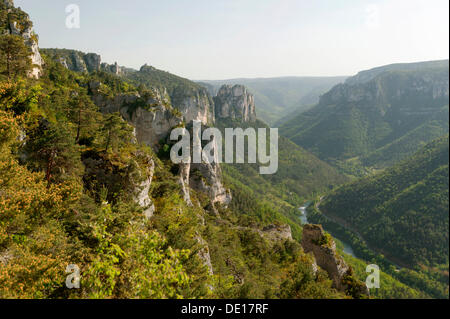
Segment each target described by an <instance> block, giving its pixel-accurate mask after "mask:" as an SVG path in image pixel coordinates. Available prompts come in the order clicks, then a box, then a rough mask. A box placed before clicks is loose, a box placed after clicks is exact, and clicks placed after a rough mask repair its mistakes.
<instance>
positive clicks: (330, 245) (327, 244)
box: [302, 224, 368, 295]
mask: <svg viewBox="0 0 450 319" xmlns="http://www.w3.org/2000/svg"><path fill="white" fill-rule="evenodd" d="M302 236H303V238H302V246H303V249H304V251H305V252H306V253H312V254H313V255H314V258H315V260H316V263H317V265H318V266H319V267H320V268H322V269H323V270H325V271H326V272H327V273H328V275H329V276H330V278H331V280H332V281H333V286H334V287H335V288H336V289H338V290H340V291H347V290H348V286H347V284H346V282H347V281H348V279H347V277H348V276H351V275H352V270H351V268H350V267H349V266H348V265H347V264H346V263H345V261H344V260H343V259H342V257H340V256H339V255H338V254H337V253H336V243H335V242H334V240H333V239H332V238H331V236H330V235H329V234H326V233H325V232H324V230H323V228H322V226H321V225H310V224H307V225H305V226H303V235H302ZM356 288H357V289H358V290H359V291H358V292H357V293H358V294H360V295H368V289H367V287H366V286H365V284H363V283H359V284H358V285H356Z"/></svg>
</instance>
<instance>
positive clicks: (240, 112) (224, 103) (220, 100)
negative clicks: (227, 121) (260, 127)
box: [214, 85, 256, 122]
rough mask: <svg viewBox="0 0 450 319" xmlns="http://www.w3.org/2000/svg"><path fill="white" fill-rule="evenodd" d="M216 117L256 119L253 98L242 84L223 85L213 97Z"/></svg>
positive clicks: (246, 120)
mask: <svg viewBox="0 0 450 319" xmlns="http://www.w3.org/2000/svg"><path fill="white" fill-rule="evenodd" d="M214 104H215V115H216V119H221V118H231V119H239V120H242V121H243V122H254V121H255V120H256V108H255V99H254V97H253V95H252V94H250V93H249V92H248V90H247V88H246V87H245V86H243V85H234V86H231V85H223V86H222V87H221V88H220V90H219V91H218V92H217V95H216V96H215V97H214Z"/></svg>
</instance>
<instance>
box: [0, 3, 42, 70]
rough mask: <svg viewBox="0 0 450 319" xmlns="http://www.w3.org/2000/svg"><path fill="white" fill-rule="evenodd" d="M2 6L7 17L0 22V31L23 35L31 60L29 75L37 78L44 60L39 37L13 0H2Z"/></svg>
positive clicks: (28, 18) (27, 17) (26, 15)
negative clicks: (40, 50) (31, 65)
mask: <svg viewBox="0 0 450 319" xmlns="http://www.w3.org/2000/svg"><path fill="white" fill-rule="evenodd" d="M1 5H2V7H3V8H5V9H6V12H7V19H6V20H4V21H2V22H3V23H0V31H1V32H3V33H7V34H13V35H18V36H21V37H23V39H24V42H25V44H26V45H27V46H28V47H30V50H31V55H30V58H31V62H32V64H33V68H32V70H31V71H30V74H29V76H30V77H34V78H39V77H40V76H41V73H42V66H43V65H44V60H43V59H42V57H41V54H40V52H39V46H38V42H39V37H38V36H37V34H36V33H34V31H33V23H32V22H31V20H30V17H29V16H28V14H27V13H25V12H23V11H22V10H21V9H20V8H15V7H14V1H12V0H3V1H2V3H1Z"/></svg>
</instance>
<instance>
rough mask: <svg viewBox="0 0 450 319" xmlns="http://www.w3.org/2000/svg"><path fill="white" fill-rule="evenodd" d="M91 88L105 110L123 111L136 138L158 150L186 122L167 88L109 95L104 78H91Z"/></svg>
mask: <svg viewBox="0 0 450 319" xmlns="http://www.w3.org/2000/svg"><path fill="white" fill-rule="evenodd" d="M89 90H90V93H91V95H92V100H93V101H94V103H95V104H96V105H97V106H98V107H99V108H100V110H101V111H102V112H103V113H114V112H119V113H121V114H122V116H123V117H124V118H125V119H126V120H127V121H128V122H129V123H130V124H131V125H133V127H134V129H135V136H136V139H137V140H138V141H139V142H140V143H143V144H146V145H148V146H150V147H152V148H153V149H154V150H156V151H157V150H158V149H159V142H160V141H161V140H165V139H166V138H167V136H168V135H169V134H170V131H171V130H172V129H173V128H174V127H176V126H179V125H181V124H182V122H183V119H182V117H181V115H180V114H178V113H177V112H175V111H174V110H173V109H172V108H171V107H170V105H169V104H168V101H167V99H166V93H165V92H164V91H162V92H161V91H159V90H156V89H155V90H154V91H153V92H151V93H150V94H148V95H147V96H140V95H139V94H138V93H137V92H136V93H129V94H119V95H116V96H114V97H109V96H106V95H104V94H103V93H102V84H101V83H100V82H91V83H90V84H89Z"/></svg>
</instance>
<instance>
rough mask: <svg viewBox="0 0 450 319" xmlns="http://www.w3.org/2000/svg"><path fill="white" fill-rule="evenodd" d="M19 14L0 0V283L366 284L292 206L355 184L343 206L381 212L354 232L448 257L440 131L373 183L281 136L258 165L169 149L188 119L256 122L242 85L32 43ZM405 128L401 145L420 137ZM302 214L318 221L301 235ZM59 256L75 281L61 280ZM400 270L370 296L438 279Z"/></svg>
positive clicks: (346, 287)
mask: <svg viewBox="0 0 450 319" xmlns="http://www.w3.org/2000/svg"><path fill="white" fill-rule="evenodd" d="M32 27H33V23H32V22H31V20H30V19H29V16H28V14H27V13H25V12H24V11H22V10H21V9H20V8H16V7H14V4H13V1H11V0H5V1H2V2H0V31H1V32H0V298H5V299H9V298H31V299H40V298H55V299H59V298H93V299H108V298H130V299H136V298H139V299H154V298H252V299H255V298H256V299H259V298H311V299H318V298H339V299H350V298H368V297H369V296H368V290H367V287H366V286H365V284H364V273H363V268H364V266H365V265H366V264H367V263H368V262H369V261H367V262H365V261H362V260H359V259H351V258H348V257H346V258H342V256H341V254H342V251H341V249H340V248H339V242H338V249H336V247H335V241H334V240H333V238H332V237H331V236H330V234H328V233H326V232H324V231H323V229H322V227H321V226H319V225H308V226H303V225H301V223H300V219H299V217H300V216H299V210H298V207H299V206H300V205H302V204H304V202H305V201H306V200H309V199H312V198H315V197H316V196H320V194H323V193H328V192H332V195H330V196H329V197H327V198H326V200H325V201H324V202H323V203H322V205H321V209H322V207H323V209H324V210H326V212H327V213H328V211H330V213H332V211H334V210H336V212H337V211H339V213H341V210H344V209H347V208H349V205H350V206H352V205H353V202H350V200H352V201H353V200H360V198H361V197H364V198H366V199H368V201H365V202H358V204H360V205H359V206H357V207H358V208H359V207H360V208H361V210H355V211H354V212H355V215H354V220H353V219H351V221H352V223H354V225H355V227H360V225H362V224H363V223H362V219H361V217H358V216H365V217H367V218H368V219H369V220H371V219H370V218H371V216H372V214H371V211H370V210H372V209H373V213H374V214H377V215H379V216H380V217H381V219H380V220H379V221H380V223H376V222H372V223H371V225H369V226H370V227H371V228H370V230H376V231H378V230H380V227H381V228H382V227H384V226H386V230H387V232H385V231H384V228H383V231H380V232H379V234H381V235H380V237H376V238H375V237H374V238H369V237H368V240H373V241H376V240H385V239H387V238H388V236H394V237H393V238H395V239H396V240H397V241H398V242H399V243H401V245H400V246H397V245H390V244H389V241H386V246H385V247H384V246H383V247H382V249H383V250H385V251H386V252H390V251H392V252H393V253H396V254H399V256H400V258H403V259H405V261H406V262H411V263H421V264H424V265H425V266H429V267H431V266H433V265H437V264H440V265H439V267H441V268H442V264H443V263H445V256H446V257H447V270H448V230H447V233H446V234H447V235H446V237H445V232H444V227H445V225H447V228H448V191H447V193H446V192H445V191H444V186H448V136H447V137H446V138H442V139H440V140H437V141H436V142H434V143H433V144H430V145H429V146H427V147H426V148H425V149H424V150H423V151H421V152H419V153H418V154H416V155H415V157H413V158H412V159H411V160H409V161H408V162H405V163H403V164H401V165H399V166H396V167H394V168H392V169H391V170H388V171H386V172H385V173H383V175H377V176H374V177H370V183H372V182H373V185H372V184H370V183H369V182H368V181H367V180H362V181H361V182H359V183H361V186H360V184H359V183H353V184H346V185H345V183H347V182H348V181H349V179H348V178H347V177H345V176H343V175H342V174H340V173H339V172H338V171H337V170H336V169H335V168H334V167H332V166H331V165H329V164H328V163H326V162H324V161H322V160H320V159H319V158H318V157H316V156H315V155H313V154H312V153H310V151H308V150H306V149H304V148H302V147H300V146H298V145H296V144H294V143H293V142H291V141H290V140H289V139H287V138H285V137H280V139H279V141H278V142H279V149H278V150H279V157H278V159H279V165H278V170H277V172H276V173H275V174H272V175H261V174H259V163H258V164H220V165H219V164H216V163H214V164H211V163H206V162H201V163H181V164H175V163H174V162H172V161H171V159H170V150H171V146H172V145H173V144H174V143H175V141H171V140H170V139H169V136H170V132H171V131H172V130H173V129H174V128H187V129H188V131H189V130H190V129H191V126H190V125H191V124H190V123H192V121H193V120H196V121H199V122H201V124H202V127H203V128H208V127H212V126H216V127H218V128H219V129H221V130H222V131H223V129H224V128H225V127H240V128H243V129H246V128H260V127H261V128H267V126H266V124H264V123H263V122H262V121H260V120H257V112H258V106H257V103H258V101H256V105H255V99H254V98H253V96H252V95H251V94H250V93H249V91H248V90H247V88H245V87H244V86H242V85H234V86H227V85H225V86H223V87H222V88H221V89H220V90H219V91H218V92H220V95H219V94H218V93H217V95H215V94H210V93H209V92H208V89H207V88H205V87H204V86H202V85H200V84H198V83H194V82H192V81H190V80H188V79H184V78H181V77H178V76H176V75H173V74H170V73H168V72H164V71H161V70H158V69H156V68H154V67H152V66H148V65H144V66H143V67H142V68H141V69H140V70H133V69H129V68H126V67H121V66H118V65H117V63H115V64H112V65H110V64H106V63H102V62H101V57H100V56H99V55H98V54H96V53H84V52H80V51H75V50H69V49H40V48H39V46H38V44H39V43H38V37H37V35H36V34H35V33H34V32H33V30H32ZM41 54H42V56H41ZM441 71H442V70H440V68H439V70H438V71H436V72H438V73H439V72H441ZM433 72H434V71H433ZM439 74H440V73H439ZM432 76H434V73H433V74H432ZM364 78H365V77H364ZM333 81H334V80H333ZM319 82H320V83H322V82H321V81H319ZM327 83H328V82H327ZM447 83H448V80H447ZM328 84H329V83H328ZM321 85H322V84H321ZM321 85H320V88H319V87H317V88H313V89H311V92H310V93H311V94H312V95H313V96H312V98H313V99H315V98H316V92H318V91H316V89H317V90H319V91H320V90H322V86H321ZM281 86H282V85H281ZM278 89H280V88H278ZM289 90H291V91H290V93H292V95H291V94H290V93H289V94H287V95H286V99H287V100H289V101H285V102H286V104H283V108H288V107H290V106H288V104H289V103H291V102H292V103H294V104H295V103H296V102H295V101H296V99H297V97H298V95H297V94H300V95H302V99H307V98H308V94H309V93H308V94H306V93H305V92H304V91H302V92H292V90H293V91H295V87H294V88H290V89H289ZM441 93H442V92H437V93H436V94H437V96H440V94H441ZM280 94H284V93H283V90H281V91H279V92H278V93H276V94H275V96H276V95H280ZM447 99H448V91H447ZM272 102H273V101H272ZM272 102H271V103H272ZM288 102H289V103H288ZM305 103H306V102H305ZM440 103H441V100H439V103H438V102H436V105H438V104H440ZM436 105H434V104H433V112H432V113H433V114H434V115H436V114H437V113H436V112H434V111H435V110H434V107H435V106H436ZM436 107H437V106H436ZM263 108H264V107H263ZM442 110H443V111H442ZM441 111H442V112H444V113H445V108H441ZM447 112H448V107H447ZM280 115H281V113H280ZM422 115H423V114H422ZM416 119H418V117H417V118H416ZM433 119H434V118H433ZM439 120H441V119H439ZM414 123H416V122H414ZM430 123H431V124H430ZM433 123H434V122H432V121H431V122H430V121H429V122H426V124H424V125H428V126H427V127H426V129H427V130H428V129H429V128H430V127H432V126H433V125H434V124H433ZM410 124H411V123H410ZM421 125H422V124H421ZM430 125H431V126H430ZM412 126H414V125H412V124H411V127H412ZM408 127H409V126H408ZM414 127H416V126H414ZM433 127H434V126H433ZM437 127H438V128H437V131H439V130H440V128H441V127H440V124H437ZM415 129H417V130H418V132H416V133H417V134H415V133H414V134H413V133H412V132H415V131H414V130H412V131H411V133H408V134H412V136H413V137H411V138H409V140H408V142H407V143H405V144H402V145H409V144H408V143H412V144H415V143H418V142H417V141H421V140H422V139H423V138H422V133H423V131H421V129H420V126H417V127H416V128H415ZM439 132H440V131H439ZM436 134H438V133H436ZM405 136H406V135H405ZM408 136H409V135H408ZM427 138H428V137H427ZM412 140H414V143H413V142H411V141H412ZM445 143H447V148H446V149H445V146H444V145H445ZM388 145H389V144H386V147H388ZM394 147H397V144H394V142H393V144H392V148H394ZM414 147H415V146H411V147H406V146H405V148H406V149H407V151H405V152H410V151H411V149H413V148H414ZM445 174H446V175H445ZM445 176H446V177H447V184H445V181H444V177H445ZM368 180H369V179H368ZM342 185H344V186H342ZM366 187H369V189H368V190H367V189H366ZM417 194H420V195H421V196H417ZM356 195H358V196H359V195H361V196H360V198H357V199H355V197H356ZM422 195H423V196H422ZM341 196H343V198H345V200H344V201H343V202H342V203H341V202H340V198H341ZM371 196H373V197H371ZM335 200H336V201H335ZM347 201H349V202H347ZM430 202H431V203H432V204H430ZM446 204H447V211H446V212H447V215H445V214H443V212H444V211H443V210H442V209H443V207H444V206H445V205H446ZM371 205H372V206H371ZM409 205H411V206H414V207H410V206H409ZM352 207H353V206H352ZM405 207H407V208H408V209H406V208H405ZM405 209H406V210H405ZM369 211H370V213H369ZM342 214H350V213H349V211H347V210H346V211H345V212H344V213H342ZM391 216H395V218H391ZM445 216H446V219H445ZM382 223H384V224H382ZM419 224H424V225H426V228H421V227H420V226H419ZM304 229H307V230H310V231H314V230H315V231H317V230H319V232H316V233H314V232H310V233H309V235H311V234H316V235H317V234H318V236H319V237H318V238H317V239H315V238H313V237H311V238H309V242H307V244H305V242H306V240H307V239H308V238H307V236H303V233H306V231H305V232H304ZM411 229H412V230H413V232H412V235H413V236H414V238H415V239H416V240H417V242H414V243H413V244H410V243H409V242H408V241H407V240H406V239H405V238H406V236H407V235H410V234H409V231H410V230H411ZM362 231H365V229H362ZM397 232H398V233H397ZM445 240H446V243H447V250H445V247H444V245H443V243H444V242H445ZM306 247H307V248H308V249H309V250H307V249H306ZM427 247H428V248H430V247H432V248H433V249H428V248H427ZM305 251H306V252H308V253H306V252H305ZM445 254H446V255H445ZM324 259H326V260H327V262H326V263H325V262H323V260H324ZM344 259H345V260H344ZM426 260H428V261H429V262H426ZM328 266H330V267H328ZM73 267H75V268H79V271H80V274H81V284H80V287H78V288H77V289H68V287H67V281H66V279H67V275H68V273H67V269H70V268H73ZM441 268H439V269H441ZM330 269H331V270H330ZM333 270H334V271H333ZM384 274H385V273H384V272H383V275H384ZM447 277H448V271H447ZM382 280H384V279H382ZM400 281H401V282H400ZM417 281H419V282H420V279H417V278H414V280H410V281H409V282H413V284H415V283H416V282H417ZM409 282H408V281H407V280H399V279H398V278H397V277H390V276H389V277H386V280H384V281H383V285H384V286H383V289H382V290H379V291H377V292H375V293H371V298H414V297H430V296H436V295H437V296H439V297H441V295H442V293H441V290H442V289H440V290H439V294H433V291H432V293H430V292H429V291H430V289H428V286H427V287H426V288H427V289H424V290H423V291H422V290H421V288H422V286H420V285H414V288H412V287H413V286H410V285H409ZM439 288H440V287H439Z"/></svg>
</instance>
